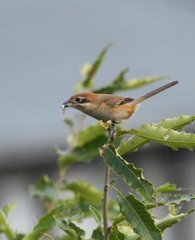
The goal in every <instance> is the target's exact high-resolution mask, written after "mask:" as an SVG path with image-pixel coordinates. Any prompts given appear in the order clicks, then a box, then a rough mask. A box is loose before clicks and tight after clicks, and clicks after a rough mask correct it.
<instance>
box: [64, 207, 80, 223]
mask: <svg viewBox="0 0 195 240" xmlns="http://www.w3.org/2000/svg"><path fill="white" fill-rule="evenodd" d="M83 217H84V213H83V212H82V211H81V209H78V210H77V211H74V212H73V213H71V214H70V216H69V218H68V221H69V222H72V221H81V220H82V219H83Z"/></svg>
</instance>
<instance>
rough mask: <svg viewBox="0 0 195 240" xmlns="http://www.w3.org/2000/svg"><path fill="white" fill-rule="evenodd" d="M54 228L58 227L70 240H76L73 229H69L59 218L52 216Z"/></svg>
mask: <svg viewBox="0 0 195 240" xmlns="http://www.w3.org/2000/svg"><path fill="white" fill-rule="evenodd" d="M54 219H55V222H56V226H58V227H59V228H60V229H62V230H63V231H64V232H65V233H66V234H68V235H69V236H70V237H71V238H72V240H78V237H77V234H76V232H75V230H74V229H71V228H70V227H69V226H68V223H67V222H66V221H65V220H64V219H61V218H59V217H56V216H54Z"/></svg>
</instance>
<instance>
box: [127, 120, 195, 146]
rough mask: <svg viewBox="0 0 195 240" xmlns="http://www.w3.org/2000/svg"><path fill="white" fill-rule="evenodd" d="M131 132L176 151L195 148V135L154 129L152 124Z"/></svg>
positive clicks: (160, 128)
mask: <svg viewBox="0 0 195 240" xmlns="http://www.w3.org/2000/svg"><path fill="white" fill-rule="evenodd" d="M129 132H130V133H131V134H133V135H136V136H138V137H143V138H145V139H147V140H149V141H154V142H158V143H161V144H164V145H166V146H169V147H171V148H173V149H174V150H178V149H179V148H187V149H189V150H193V149H194V148H195V134H193V133H186V132H184V131H182V132H177V131H174V130H172V129H166V128H163V127H154V126H152V125H151V124H143V125H142V126H141V128H140V129H139V130H137V129H131V130H130V131H129Z"/></svg>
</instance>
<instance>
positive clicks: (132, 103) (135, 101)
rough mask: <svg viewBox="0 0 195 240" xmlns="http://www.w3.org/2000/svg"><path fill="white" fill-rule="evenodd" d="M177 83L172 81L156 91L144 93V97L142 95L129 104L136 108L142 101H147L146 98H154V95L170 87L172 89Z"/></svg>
mask: <svg viewBox="0 0 195 240" xmlns="http://www.w3.org/2000/svg"><path fill="white" fill-rule="evenodd" d="M178 83H179V81H173V82H171V83H168V84H166V85H164V86H162V87H160V88H157V89H156V90H153V91H151V92H149V93H146V94H145V95H143V96H141V97H138V98H135V99H134V100H133V101H131V102H130V104H131V105H133V106H136V105H137V104H139V103H142V102H143V101H144V100H146V99H148V98H150V97H152V96H154V95H156V94H158V93H160V92H162V91H164V90H166V89H167V88H170V87H172V86H174V85H176V84H178Z"/></svg>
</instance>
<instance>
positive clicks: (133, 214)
mask: <svg viewBox="0 0 195 240" xmlns="http://www.w3.org/2000/svg"><path fill="white" fill-rule="evenodd" d="M115 189H116V188H115ZM117 192H118V198H117V202H118V204H119V206H120V209H121V213H122V214H123V215H124V216H125V218H126V220H127V221H128V222H129V223H130V225H131V227H132V228H133V230H134V232H135V233H137V234H138V235H140V236H141V239H143V240H160V239H162V237H161V233H160V231H159V229H158V228H157V227H156V226H155V224H154V220H153V219H152V218H151V216H150V214H149V213H148V212H147V211H146V209H145V205H144V204H143V203H141V202H140V201H139V200H137V199H135V197H134V196H133V195H131V194H130V195H128V196H127V197H125V196H124V195H123V194H122V193H121V192H120V191H119V190H117Z"/></svg>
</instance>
